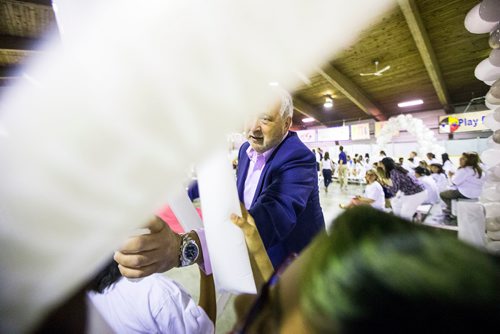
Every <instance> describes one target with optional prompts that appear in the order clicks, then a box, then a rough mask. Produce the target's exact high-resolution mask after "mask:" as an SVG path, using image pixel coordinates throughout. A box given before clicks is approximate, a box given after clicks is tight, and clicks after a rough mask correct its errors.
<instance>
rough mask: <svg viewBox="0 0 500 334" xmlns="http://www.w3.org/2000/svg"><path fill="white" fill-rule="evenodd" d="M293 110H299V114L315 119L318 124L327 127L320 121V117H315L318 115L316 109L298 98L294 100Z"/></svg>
mask: <svg viewBox="0 0 500 334" xmlns="http://www.w3.org/2000/svg"><path fill="white" fill-rule="evenodd" d="M293 109H294V110H297V111H298V112H299V113H301V114H302V115H304V116H306V117H310V118H314V119H315V120H316V122H318V123H320V124H321V125H325V124H324V123H323V122H321V121H320V120H319V119H318V117H315V116H314V115H316V114H317V113H318V112H317V111H316V109H315V108H314V107H313V106H311V105H310V104H308V103H307V102H304V101H303V100H301V99H299V98H297V97H294V98H293Z"/></svg>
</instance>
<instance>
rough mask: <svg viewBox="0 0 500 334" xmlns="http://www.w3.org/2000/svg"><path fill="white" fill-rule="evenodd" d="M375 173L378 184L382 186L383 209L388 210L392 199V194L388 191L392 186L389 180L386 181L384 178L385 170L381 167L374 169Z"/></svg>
mask: <svg viewBox="0 0 500 334" xmlns="http://www.w3.org/2000/svg"><path fill="white" fill-rule="evenodd" d="M375 173H376V174H377V177H378V183H380V185H381V186H382V189H383V190H384V198H385V207H386V208H390V207H391V198H393V197H394V193H393V192H392V191H391V190H390V189H389V188H390V187H391V186H392V182H391V179H388V178H387V177H386V176H385V170H384V168H383V167H380V166H378V167H376V169H375Z"/></svg>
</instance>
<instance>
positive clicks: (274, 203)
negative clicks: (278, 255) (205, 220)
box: [249, 155, 318, 248]
mask: <svg viewBox="0 0 500 334" xmlns="http://www.w3.org/2000/svg"><path fill="white" fill-rule="evenodd" d="M311 157H312V155H311ZM308 158H309V157H305V158H303V159H295V160H292V161H289V162H287V163H284V164H283V165H282V166H280V168H279V169H277V170H275V171H272V173H274V174H272V175H271V177H272V180H273V181H272V182H271V183H270V184H269V185H268V186H267V187H266V188H265V189H263V191H262V193H261V194H260V196H259V197H258V199H257V200H256V202H255V203H254V205H253V206H252V208H251V209H250V210H249V212H250V214H251V215H252V217H254V219H255V222H256V225H257V227H258V230H259V233H260V235H261V238H262V241H263V242H264V246H265V247H266V248H269V247H272V246H274V245H275V244H276V243H278V242H279V241H281V240H282V239H284V238H285V237H286V236H287V235H288V233H289V232H290V231H291V230H292V229H293V227H294V226H295V224H296V223H297V217H298V216H299V215H300V214H301V213H302V212H303V211H304V209H305V208H306V206H307V203H308V200H309V198H310V195H311V192H312V191H313V190H314V189H315V187H316V186H317V182H318V174H317V171H316V161H315V160H314V159H313V158H311V159H308Z"/></svg>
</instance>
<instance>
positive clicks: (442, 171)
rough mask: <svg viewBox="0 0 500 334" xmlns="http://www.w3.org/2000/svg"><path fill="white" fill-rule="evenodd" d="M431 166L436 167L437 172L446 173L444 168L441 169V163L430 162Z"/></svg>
mask: <svg viewBox="0 0 500 334" xmlns="http://www.w3.org/2000/svg"><path fill="white" fill-rule="evenodd" d="M431 167H436V168H438V172H437V173H438V174H445V175H446V173H445V172H444V169H443V165H441V164H431Z"/></svg>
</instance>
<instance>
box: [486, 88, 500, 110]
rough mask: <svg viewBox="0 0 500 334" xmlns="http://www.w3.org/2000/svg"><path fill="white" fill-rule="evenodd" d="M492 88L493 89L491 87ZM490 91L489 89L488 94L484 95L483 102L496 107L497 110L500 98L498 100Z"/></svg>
mask: <svg viewBox="0 0 500 334" xmlns="http://www.w3.org/2000/svg"><path fill="white" fill-rule="evenodd" d="M492 88H493V87H492ZM491 91H492V89H490V90H489V91H488V93H486V97H485V100H486V101H487V102H488V103H491V104H493V105H496V106H497V108H498V105H500V98H498V97H497V96H495V95H493V94H492V92H491ZM495 91H497V90H495Z"/></svg>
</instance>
